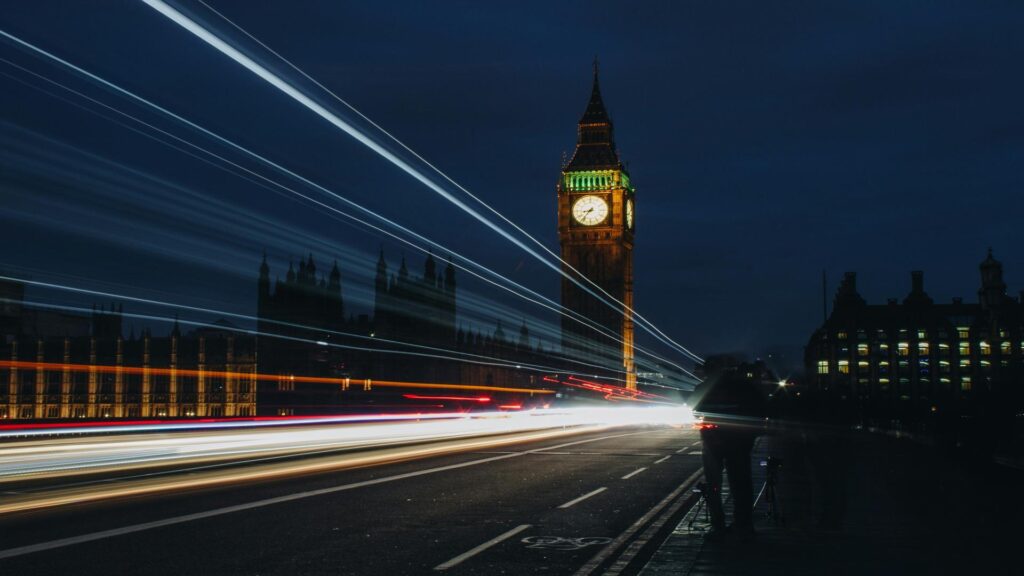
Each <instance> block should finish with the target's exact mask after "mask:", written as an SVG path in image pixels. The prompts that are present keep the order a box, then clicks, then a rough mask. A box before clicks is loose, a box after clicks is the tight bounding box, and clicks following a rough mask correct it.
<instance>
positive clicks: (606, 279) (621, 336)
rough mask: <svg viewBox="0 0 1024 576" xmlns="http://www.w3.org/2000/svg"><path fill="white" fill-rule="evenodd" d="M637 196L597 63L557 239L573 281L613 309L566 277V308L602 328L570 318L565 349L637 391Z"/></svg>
mask: <svg viewBox="0 0 1024 576" xmlns="http://www.w3.org/2000/svg"><path fill="white" fill-rule="evenodd" d="M635 194H636V190H635V189H634V188H633V185H632V182H631V181H630V178H629V174H628V172H627V171H626V169H625V168H624V167H623V165H622V162H621V161H620V160H619V154H618V151H617V150H616V148H615V138H614V130H613V126H612V121H611V117H610V116H609V115H608V110H607V109H606V108H605V105H604V100H603V99H602V97H601V85H600V81H599V76H598V66H597V60H596V59H595V60H594V83H593V87H592V88H591V92H590V101H589V102H588V103H587V107H586V110H585V111H584V112H583V116H582V117H581V118H580V121H579V124H578V126H577V132H576V150H575V151H574V152H573V155H572V159H570V160H569V162H568V163H567V164H566V165H565V166H564V167H563V169H562V174H561V177H560V178H559V181H558V238H559V242H560V244H561V247H562V260H563V261H564V262H565V263H566V264H564V265H563V267H564V268H565V272H566V274H568V275H570V276H572V277H575V278H576V279H577V280H578V281H579V282H580V284H582V285H583V286H586V287H587V288H588V289H589V290H590V291H592V292H594V293H596V294H598V295H600V296H601V297H602V298H603V299H605V300H608V301H610V302H611V303H612V304H614V305H613V306H610V305H609V304H608V303H606V302H602V301H601V299H599V298H598V297H596V296H594V295H592V294H590V293H588V291H587V290H585V289H584V288H581V287H580V286H578V285H577V284H576V283H574V282H572V281H571V280H569V279H568V278H564V277H563V278H562V305H563V306H565V307H566V308H568V309H569V310H571V311H572V312H575V313H576V314H577V315H579V316H581V317H583V318H584V319H586V320H587V322H588V324H590V325H596V326H598V327H599V328H591V327H590V326H585V325H583V324H581V323H580V322H578V321H577V320H574V319H572V318H568V317H563V318H562V349H563V351H564V353H566V354H567V355H569V356H571V357H574V358H577V359H580V360H584V361H587V362H592V363H595V364H600V365H602V366H607V374H606V375H608V376H612V377H615V378H619V379H622V380H625V382H626V386H627V387H628V388H630V389H635V388H636V371H635V367H634V364H633V312H632V308H633V234H634V229H633V227H634V224H635V222H634V196H635ZM573 268H574V269H575V270H576V272H574V271H573ZM579 275H583V276H585V277H586V279H589V280H590V282H593V284H596V285H597V287H599V288H600V290H599V289H598V288H595V287H594V286H593V285H591V284H590V283H588V282H587V280H585V279H582V278H580V277H579ZM602 291H603V292H604V293H602ZM618 302H621V303H623V304H625V307H623V306H622V305H620V304H618Z"/></svg>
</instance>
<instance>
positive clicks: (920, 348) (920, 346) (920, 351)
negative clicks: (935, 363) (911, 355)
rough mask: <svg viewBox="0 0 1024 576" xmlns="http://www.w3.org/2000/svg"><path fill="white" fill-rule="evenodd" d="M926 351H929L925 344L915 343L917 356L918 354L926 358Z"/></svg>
mask: <svg viewBox="0 0 1024 576" xmlns="http://www.w3.org/2000/svg"><path fill="white" fill-rule="evenodd" d="M928 351H929V346H928V343H927V342H918V343H917V353H918V354H920V355H921V356H927V355H928Z"/></svg>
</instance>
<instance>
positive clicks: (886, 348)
mask: <svg viewBox="0 0 1024 576" xmlns="http://www.w3.org/2000/svg"><path fill="white" fill-rule="evenodd" d="M1020 344H1021V346H1022V347H1024V342H1021V343H1020ZM878 351H879V352H885V353H886V354H888V353H889V345H888V344H886V343H885V342H883V343H881V344H879V345H878Z"/></svg>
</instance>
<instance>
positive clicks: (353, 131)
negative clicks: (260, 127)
mask: <svg viewBox="0 0 1024 576" xmlns="http://www.w3.org/2000/svg"><path fill="white" fill-rule="evenodd" d="M141 1H142V2H143V3H144V4H146V5H148V6H149V7H150V8H153V9H154V10H156V11H157V12H159V13H160V14H162V15H163V16H165V17H167V18H168V19H170V20H171V21H172V22H174V23H175V24H177V25H179V26H181V27H182V28H184V29H185V30H187V31H188V32H190V33H192V34H193V35H195V36H196V37H198V38H199V39H201V40H202V41H204V42H206V43H207V44H209V45H210V46H211V47H213V48H215V49H216V50H218V51H219V52H221V53H222V54H224V55H225V56H227V57H229V58H231V59H232V60H234V61H235V62H237V63H238V64H240V65H241V66H243V67H244V68H246V69H247V70H249V71H250V72H252V73H253V74H255V75H256V76H258V77H259V78H261V79H262V80H264V81H265V82H267V83H268V84H270V85H271V86H273V87H274V88H277V89H278V90H280V91H281V92H283V93H284V94H286V95H287V96H289V97H291V98H292V99H293V100H295V101H296V102H298V103H300V104H302V105H303V106H305V107H306V108H308V109H309V110H310V111H312V112H313V113H315V114H316V115H318V116H320V117H321V118H323V119H324V120H326V121H328V122H329V123H331V124H332V125H334V126H335V127H337V128H338V129H340V130H342V131H343V132H345V133H346V134H348V135H349V136H351V137H352V138H354V139H356V141H358V142H359V143H361V144H363V145H364V146H366V147H367V148H369V149H370V150H372V151H374V152H376V153H377V154H378V155H379V156H381V157H382V158H384V159H386V160H388V161H389V162H391V163H392V164H394V165H395V166H397V167H398V168H400V169H402V170H403V171H404V172H406V173H407V174H408V175H409V176H411V177H413V178H414V179H415V180H417V181H419V182H420V183H421V184H423V185H424V186H426V187H427V188H429V189H430V190H432V191H434V192H435V193H437V194H439V195H440V196H442V197H443V198H445V199H446V200H448V201H449V202H451V203H452V204H454V205H455V206H457V207H458V208H460V209H461V210H463V211H464V212H466V213H467V214H469V215H470V216H472V217H473V218H475V219H476V220H477V221H479V222H480V223H482V224H484V225H485V226H487V227H488V228H490V229H491V230H493V231H494V232H496V233H497V234H499V235H500V236H502V237H503V238H505V239H506V240H508V241H509V242H512V243H513V244H515V245H516V246H518V247H519V248H520V249H522V250H524V251H525V252H527V253H528V254H530V255H531V256H533V257H534V258H535V259H536V260H537V261H539V262H541V263H542V264H544V265H545V266H547V267H548V268H551V269H552V270H554V271H555V272H557V273H558V274H559V275H561V276H563V277H565V278H566V279H568V280H569V281H571V282H573V283H574V284H576V285H577V286H578V287H580V288H581V289H583V290H584V291H586V292H587V293H588V294H590V295H591V296H593V297H594V298H597V299H598V300H600V301H601V302H602V303H604V304H605V305H607V306H610V307H612V308H615V309H618V308H619V307H620V306H622V307H625V304H623V303H622V302H619V301H618V300H616V299H615V298H613V297H611V295H609V294H608V293H607V292H605V291H604V290H603V289H601V288H600V287H598V286H597V285H596V284H594V283H593V282H592V281H590V280H589V279H586V276H584V275H583V274H580V273H579V271H577V270H575V268H572V266H570V265H569V264H568V263H566V262H564V261H562V260H561V259H560V258H558V260H559V261H560V262H561V263H562V264H564V265H566V266H568V267H569V268H570V269H572V270H574V271H575V272H576V274H577V275H578V276H580V277H581V278H585V279H586V280H587V282H588V283H589V284H591V285H593V286H595V287H596V288H597V289H598V290H599V291H600V292H602V293H604V295H605V296H607V298H606V297H605V296H602V295H600V294H597V293H595V292H594V291H593V290H591V289H590V288H588V287H587V286H585V285H583V284H582V283H580V282H579V281H578V280H577V279H576V278H574V277H573V276H572V275H571V274H567V273H566V272H565V271H564V270H562V268H561V267H560V266H558V265H556V264H554V263H552V262H550V261H549V260H548V259H547V258H545V257H544V256H542V255H540V254H539V253H538V252H536V251H535V250H534V249H532V248H530V247H529V246H527V245H526V244H524V243H523V242H522V241H520V240H519V239H518V238H516V237H515V236H513V235H511V234H509V233H508V232H507V231H505V230H504V229H503V228H501V227H500V226H498V225H497V224H495V223H494V222H492V221H491V220H490V219H489V218H487V217H486V216H484V215H483V214H480V213H479V212H477V211H476V210H474V209H473V208H472V207H470V206H469V205H467V204H466V203H464V202H463V201H461V200H459V199H458V198H456V197H455V196H454V195H453V194H451V193H450V192H448V191H447V190H445V189H444V188H443V187H441V186H439V185H438V184H437V183H435V182H434V181H433V180H431V179H430V178H428V177H427V176H426V175H425V174H423V173H422V172H421V171H419V170H417V169H416V168H415V167H413V166H412V165H410V164H409V163H407V162H406V161H405V160H403V159H401V158H400V157H398V156H397V155H396V154H394V153H393V152H391V151H390V150H388V149H386V148H384V147H383V146H381V145H380V144H378V143H377V142H375V141H374V140H373V139H371V138H369V137H368V136H366V135H365V134H363V133H362V132H361V131H359V130H358V129H357V128H356V127H355V126H353V125H352V124H350V123H348V122H346V121H345V120H344V119H342V118H341V117H339V116H338V115H336V114H334V113H333V112H331V111H330V110H328V109H327V108H325V107H323V106H321V105H320V104H319V103H317V102H315V101H314V100H313V99H311V98H310V97H309V96H307V95H306V94H304V93H303V92H301V91H300V90H298V89H297V88H295V87H294V86H292V85H291V84H289V83H288V82H286V81H285V80H284V79H282V78H281V77H279V76H277V75H276V74H274V73H272V72H270V71H269V70H267V69H266V68H264V67H263V66H261V65H260V64H258V63H257V62H255V61H254V60H253V59H252V58H249V57H248V56H246V55H245V54H243V53H242V52H241V51H239V50H238V49H236V48H235V47H233V46H231V45H230V44H228V43H227V42H225V41H224V40H222V39H221V38H219V37H218V36H217V35H215V34H213V33H212V32H210V31H209V30H207V29H206V28H204V27H203V26H201V25H199V24H198V23H196V22H195V21H193V20H192V19H190V18H188V17H187V16H185V15H184V14H182V13H181V12H179V11H178V10H176V9H174V8H173V7H171V6H169V5H168V4H167V3H165V2H163V1H162V0H141ZM474 198H475V197H474ZM475 199H476V200H477V201H478V202H480V203H481V204H484V203H483V201H482V200H479V199H478V198H475ZM485 205H486V204H485ZM492 211H493V209H492ZM516 229H519V230H520V231H521V229H520V228H519V227H518V226H516ZM524 233H525V232H524ZM531 238H532V237H531ZM534 241H535V242H536V240H534ZM548 252H549V253H551V252H550V251H548ZM551 254H552V255H553V253H551ZM556 258H557V257H556ZM629 309H630V310H631V311H632V308H629ZM634 314H635V312H634ZM636 317H637V319H640V320H642V321H641V322H638V323H637V324H638V325H640V326H642V327H644V328H645V329H647V330H648V332H649V333H651V334H652V335H653V336H654V337H655V338H658V339H659V340H661V341H662V342H664V343H666V344H668V345H669V346H672V347H674V348H676V349H677V350H679V351H680V352H682V353H683V354H684V355H686V356H687V357H689V358H691V359H693V360H695V361H697V362H702V361H703V360H702V359H701V358H700V356H698V355H696V354H694V353H693V352H691V351H690V350H688V349H687V348H685V347H683V346H682V345H680V344H678V343H677V342H675V341H673V340H671V339H669V338H667V337H666V336H664V334H663V333H662V332H661V331H660V330H651V329H650V328H649V327H648V326H647V324H649V322H648V321H647V320H646V319H645V318H643V317H642V316H640V315H638V314H636Z"/></svg>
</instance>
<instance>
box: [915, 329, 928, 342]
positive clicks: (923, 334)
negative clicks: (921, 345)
mask: <svg viewBox="0 0 1024 576" xmlns="http://www.w3.org/2000/svg"><path fill="white" fill-rule="evenodd" d="M917 337H918V339H920V340H924V339H925V338H927V337H928V331H927V330H918V331H917Z"/></svg>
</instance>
